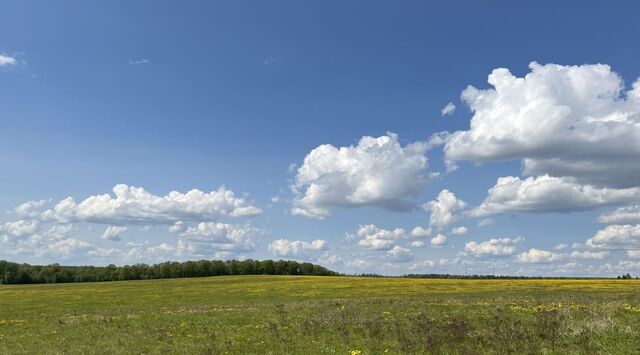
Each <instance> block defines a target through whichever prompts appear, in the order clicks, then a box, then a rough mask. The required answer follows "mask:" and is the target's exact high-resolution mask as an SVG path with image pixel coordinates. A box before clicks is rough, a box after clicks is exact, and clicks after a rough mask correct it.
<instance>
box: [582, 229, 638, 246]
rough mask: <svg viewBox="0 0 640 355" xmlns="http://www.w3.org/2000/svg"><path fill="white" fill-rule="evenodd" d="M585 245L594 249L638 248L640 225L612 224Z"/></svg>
mask: <svg viewBox="0 0 640 355" xmlns="http://www.w3.org/2000/svg"><path fill="white" fill-rule="evenodd" d="M585 245H586V246H587V247H589V248H595V249H629V248H638V247H640V224H636V225H630V224H625V225H618V224H614V225H611V226H607V227H605V228H604V229H601V230H599V231H598V232H596V234H595V235H594V236H593V237H592V238H589V239H587V241H586V242H585Z"/></svg>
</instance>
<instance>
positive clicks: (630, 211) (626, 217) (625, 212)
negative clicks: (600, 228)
mask: <svg viewBox="0 0 640 355" xmlns="http://www.w3.org/2000/svg"><path fill="white" fill-rule="evenodd" d="M598 221H600V222H602V223H607V224H625V223H640V205H633V206H626V207H620V208H617V209H616V210H614V211H612V212H608V213H604V214H602V215H600V217H598Z"/></svg>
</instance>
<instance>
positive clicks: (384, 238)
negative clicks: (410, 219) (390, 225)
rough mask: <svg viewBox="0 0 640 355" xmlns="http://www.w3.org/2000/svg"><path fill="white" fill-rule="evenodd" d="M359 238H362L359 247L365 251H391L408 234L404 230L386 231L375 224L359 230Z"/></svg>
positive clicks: (364, 226)
mask: <svg viewBox="0 0 640 355" xmlns="http://www.w3.org/2000/svg"><path fill="white" fill-rule="evenodd" d="M357 237H359V238H361V239H360V240H359V241H358V245H359V246H361V247H363V248H365V249H370V250H389V249H391V248H392V247H393V245H394V243H395V242H396V240H397V239H400V238H405V237H406V232H405V230H404V229H402V228H396V229H394V230H386V229H382V228H378V227H377V226H375V225H373V224H367V225H363V226H360V228H358V232H357Z"/></svg>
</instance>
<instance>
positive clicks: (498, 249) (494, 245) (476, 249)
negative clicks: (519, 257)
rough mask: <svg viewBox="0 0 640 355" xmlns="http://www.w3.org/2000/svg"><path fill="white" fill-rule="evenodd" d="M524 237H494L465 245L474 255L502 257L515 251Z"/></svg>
mask: <svg viewBox="0 0 640 355" xmlns="http://www.w3.org/2000/svg"><path fill="white" fill-rule="evenodd" d="M523 242H524V238H522V237H517V238H492V239H489V240H486V241H484V242H480V243H478V242H475V241H470V242H467V243H466V244H465V245H464V250H465V251H466V252H467V253H469V254H470V255H472V256H474V257H479V258H483V257H501V256H509V255H513V253H515V251H516V249H517V248H518V246H520V244H522V243H523Z"/></svg>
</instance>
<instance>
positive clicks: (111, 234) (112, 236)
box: [102, 226, 128, 241]
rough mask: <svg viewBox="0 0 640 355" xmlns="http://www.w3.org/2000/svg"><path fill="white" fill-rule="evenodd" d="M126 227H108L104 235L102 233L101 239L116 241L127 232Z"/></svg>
mask: <svg viewBox="0 0 640 355" xmlns="http://www.w3.org/2000/svg"><path fill="white" fill-rule="evenodd" d="M127 229H128V228H127V227H123V226H108V227H107V228H106V229H105V230H104V233H102V239H106V240H113V241H118V240H120V236H121V235H122V234H123V233H124V232H126V231H127Z"/></svg>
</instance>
